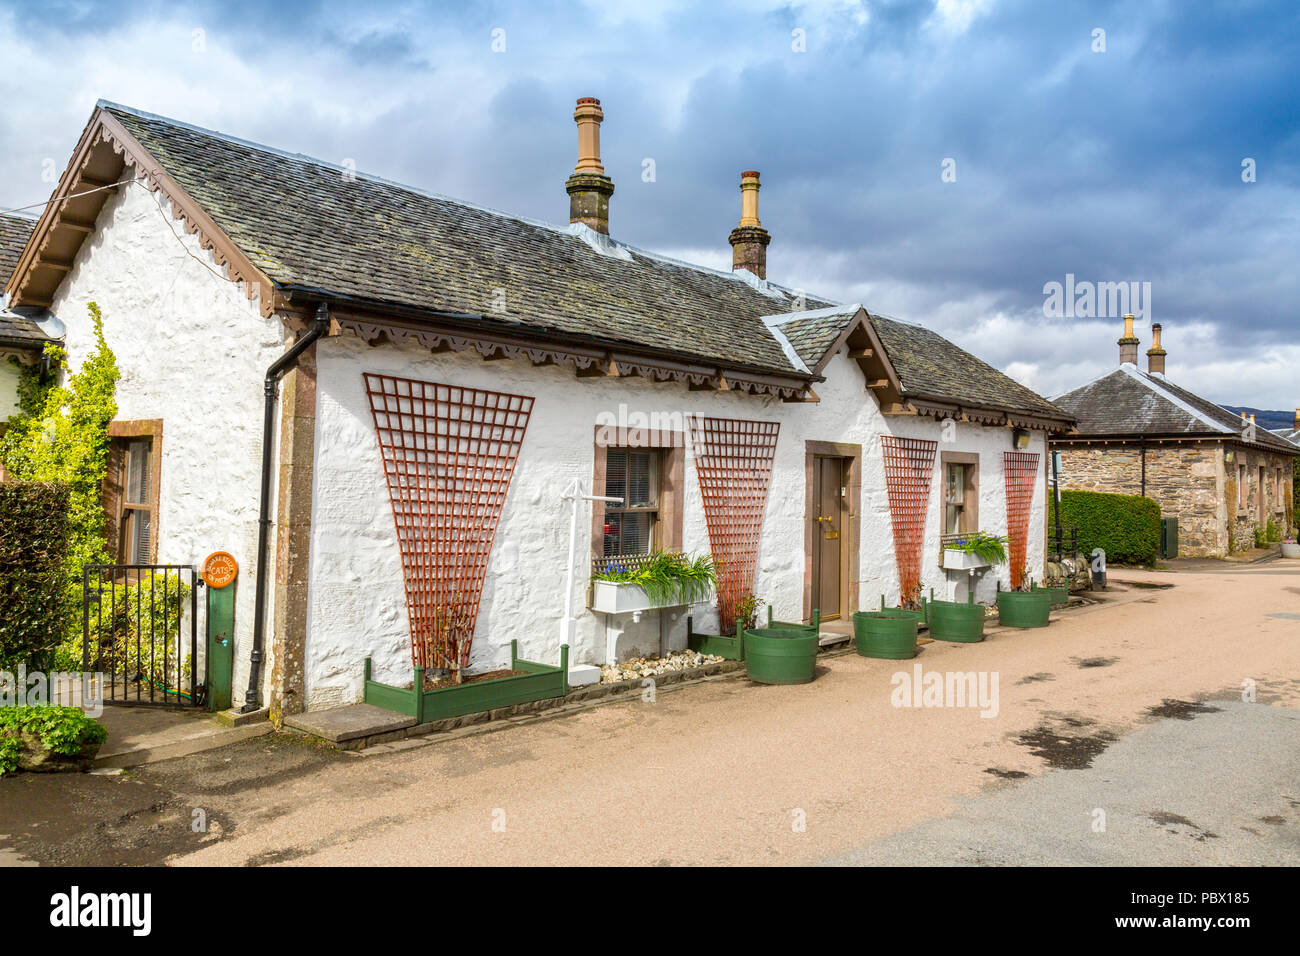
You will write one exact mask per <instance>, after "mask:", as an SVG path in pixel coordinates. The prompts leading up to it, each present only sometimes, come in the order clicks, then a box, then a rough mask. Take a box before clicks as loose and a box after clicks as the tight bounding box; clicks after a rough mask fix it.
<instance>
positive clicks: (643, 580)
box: [591, 553, 718, 614]
mask: <svg viewBox="0 0 1300 956" xmlns="http://www.w3.org/2000/svg"><path fill="white" fill-rule="evenodd" d="M717 583H718V579H717V572H716V571H715V570H714V567H713V559H712V558H711V557H710V556H709V555H707V554H701V555H695V556H690V555H685V554H673V553H660V554H654V555H651V556H650V557H649V558H647V559H646V560H644V561H641V562H639V563H635V564H632V563H629V564H626V565H622V564H614V565H611V566H610V567H609V568H607V569H606V570H604V571H601V572H599V573H596V574H593V575H592V600H591V608H592V610H593V611H601V612H604V613H606V614H635V613H638V612H640V611H651V610H654V609H655V608H661V607H676V606H680V605H683V604H698V603H700V602H702V601H707V600H708V599H709V595H710V594H711V593H712V592H713V589H714V588H715V587H716V586H717Z"/></svg>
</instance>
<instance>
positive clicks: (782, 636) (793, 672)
mask: <svg viewBox="0 0 1300 956" xmlns="http://www.w3.org/2000/svg"><path fill="white" fill-rule="evenodd" d="M745 669H746V670H747V671H748V673H749V679H750V680H752V681H756V682H758V683H760V684H806V683H808V682H809V681H810V680H812V679H813V675H814V673H815V672H816V670H817V635H816V633H813V632H810V631H808V630H806V629H803V628H798V629H796V628H787V627H756V628H753V629H752V630H748V631H745Z"/></svg>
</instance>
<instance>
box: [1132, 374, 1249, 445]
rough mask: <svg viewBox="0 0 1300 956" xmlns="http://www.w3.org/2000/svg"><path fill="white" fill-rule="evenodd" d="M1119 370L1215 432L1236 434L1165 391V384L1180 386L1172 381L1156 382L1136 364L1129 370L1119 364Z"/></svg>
mask: <svg viewBox="0 0 1300 956" xmlns="http://www.w3.org/2000/svg"><path fill="white" fill-rule="evenodd" d="M1120 371H1122V372H1125V373H1126V374H1128V375H1129V376H1130V377H1131V378H1133V379H1134V380H1135V381H1137V382H1139V383H1141V384H1143V385H1145V386H1146V387H1147V388H1149V389H1150V390H1151V391H1153V392H1155V393H1156V394H1157V395H1159V396H1160V397H1161V398H1163V399H1164V400H1165V401H1167V402H1170V403H1171V404H1173V405H1174V406H1176V407H1177V408H1180V409H1182V410H1183V411H1185V412H1187V414H1189V415H1191V416H1192V417H1193V418H1195V419H1197V420H1199V421H1202V422H1204V423H1205V424H1207V425H1209V426H1210V427H1211V428H1213V429H1214V430H1215V431H1217V432H1221V433H1223V434H1236V430H1235V429H1232V428H1229V427H1228V426H1227V425H1225V424H1224V423H1223V422H1216V421H1215V420H1214V419H1212V418H1210V417H1209V416H1208V415H1206V414H1205V413H1204V412H1202V411H1201V410H1200V409H1198V408H1196V407H1194V406H1192V405H1191V404H1189V403H1188V402H1186V401H1184V400H1183V399H1181V398H1179V397H1178V396H1177V395H1174V394H1173V393H1171V392H1169V391H1167V390H1166V389H1165V387H1164V386H1165V385H1172V386H1173V387H1174V388H1180V386H1177V385H1174V383H1173V382H1165V383H1161V382H1156V380H1155V379H1154V378H1152V377H1151V376H1150V375H1144V374H1143V373H1142V370H1141V369H1140V368H1138V367H1137V366H1132V370H1131V371H1130V367H1129V365H1128V364H1127V363H1126V364H1124V365H1121V366H1120ZM1180 390H1182V391H1187V390H1186V389H1180ZM1187 394H1189V395H1196V393H1195V392H1190V391H1189V392H1187ZM1196 397H1197V398H1200V396H1199V395H1196ZM1201 401H1205V399H1201ZM1229 414H1230V413H1229Z"/></svg>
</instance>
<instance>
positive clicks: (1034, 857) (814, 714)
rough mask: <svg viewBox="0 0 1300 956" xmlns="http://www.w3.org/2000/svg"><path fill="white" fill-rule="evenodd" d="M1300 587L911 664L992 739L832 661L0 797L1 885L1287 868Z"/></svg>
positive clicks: (1232, 593)
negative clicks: (52, 867) (445, 873)
mask: <svg viewBox="0 0 1300 956" xmlns="http://www.w3.org/2000/svg"><path fill="white" fill-rule="evenodd" d="M1297 565H1300V563H1297V564H1292V565H1287V564H1284V563H1283V562H1280V561H1275V562H1269V563H1265V564H1261V565H1252V566H1249V567H1242V568H1231V569H1225V570H1222V571H1215V572H1208V573H1207V572H1200V571H1196V572H1186V571H1180V572H1178V573H1162V572H1128V571H1119V572H1113V573H1112V579H1113V580H1114V579H1121V580H1129V581H1135V582H1140V583H1143V584H1159V585H1173V586H1172V587H1167V588H1121V587H1116V588H1115V589H1114V590H1112V591H1111V592H1109V593H1107V594H1106V595H1104V599H1103V600H1102V601H1101V602H1100V603H1098V604H1096V605H1094V606H1090V607H1087V608H1083V609H1081V610H1074V611H1071V612H1069V613H1067V614H1065V615H1062V616H1061V619H1060V620H1059V621H1058V622H1057V623H1054V624H1053V625H1052V627H1050V628H1048V629H1046V630H1039V631H1026V632H1002V633H999V634H997V635H995V636H994V637H992V638H991V639H990V640H988V641H986V642H984V643H982V644H977V645H954V644H931V645H928V646H927V647H926V648H925V649H924V650H923V652H922V654H921V655H920V656H919V657H918V659H917V661H916V662H915V663H916V664H920V665H921V667H922V669H923V670H922V675H923V679H924V674H926V673H930V672H936V673H939V674H941V675H943V674H947V673H950V672H951V673H954V674H957V673H965V672H973V673H974V674H975V675H976V677H977V678H978V677H979V675H984V679H985V681H986V688H990V685H989V684H988V682H989V681H990V680H991V679H992V678H993V677H994V676H996V678H997V688H998V694H997V698H996V704H997V706H996V713H995V714H993V709H994V708H992V707H984V708H982V710H983V711H984V712H986V713H990V716H987V717H986V716H981V708H979V707H954V706H947V707H925V706H922V707H899V706H894V700H893V699H892V698H893V697H895V696H896V692H897V691H898V689H899V688H898V686H896V685H895V683H894V682H893V681H892V680H891V679H892V678H893V676H894V675H895V674H896V673H899V672H901V673H903V674H904V675H905V676H906V677H907V679H908V680H907V682H908V684H909V686H910V681H911V679H912V676H913V673H912V664H913V662H901V663H900V662H890V661H874V660H867V659H864V658H860V657H857V656H856V655H853V654H850V655H846V656H840V657H835V658H831V659H827V660H825V661H824V662H823V664H822V669H821V673H820V675H819V677H818V679H817V680H816V681H815V682H814V683H812V684H810V685H806V686H802V687H762V686H759V685H755V684H751V683H749V682H748V681H746V680H744V679H719V680H714V681H710V682H709V683H707V684H704V685H694V686H689V687H683V688H665V689H662V690H661V691H660V692H659V694H658V697H657V700H656V701H655V702H653V703H649V702H642V701H641V700H639V699H637V700H634V701H626V702H616V703H609V704H605V705H603V706H599V707H595V708H593V709H590V710H586V711H582V712H579V713H576V714H571V715H567V716H562V717H554V718H540V719H539V718H530V719H526V720H519V721H517V722H516V723H514V724H513V725H511V726H509V727H507V728H505V729H501V730H497V731H494V732H491V733H486V734H482V735H479V736H470V737H463V738H460V739H453V740H448V739H440V740H439V739H436V738H435V739H433V741H432V742H427V743H422V744H420V745H418V746H413V747H411V748H410V749H406V750H402V751H398V752H391V753H386V754H376V755H371V756H348V755H340V754H336V753H333V752H330V751H323V750H320V749H317V748H313V747H310V746H306V745H303V744H301V743H295V742H293V741H292V740H287V739H284V738H278V737H277V738H261V739H258V740H254V741H246V742H244V743H240V744H236V745H233V746H232V747H229V748H225V749H223V750H218V751H213V752H210V753H206V754H196V755H194V756H192V757H186V758H182V759H178V760H172V761H167V762H164V763H160V764H155V765H151V766H148V767H143V768H139V769H138V770H136V771H134V772H133V773H132V774H130V775H128V776H123V777H107V776H99V777H61V778H39V777H34V776H24V777H18V778H13V779H11V780H4V781H0V847H5V848H6V849H7V853H6V854H4V856H5V858H6V859H7V860H8V861H10V862H13V861H16V860H36V861H38V862H103V863H111V862H128V863H144V862H154V861H161V860H164V859H165V860H169V861H171V862H174V863H179V864H186V863H213V864H241V863H250V862H251V863H290V864H291V863H321V864H357V863H451V864H463V863H502V864H529V863H591V862H599V863H613V864H654V863H672V864H730V863H789V864H802V863H819V862H875V861H881V862H897V863H928V862H935V861H944V860H950V861H953V862H975V861H982V862H994V863H1020V862H1059V863H1070V862H1108V863H1109V862H1117V863H1136V864H1146V863H1155V862H1164V861H1167V862H1195V863H1207V864H1208V863H1242V864H1250V863H1280V862H1286V863H1291V864H1296V863H1300V851H1298V849H1297V830H1298V828H1300V808H1298V807H1297V797H1300V794H1298V793H1297V789H1296V788H1297V786H1298V785H1297V783H1296V781H1297V780H1298V779H1300V777H1298V776H1297V774H1296V770H1297V752H1298V751H1300V737H1298V736H1297V734H1296V729H1297V727H1296V717H1297V714H1298V713H1300V679H1298V678H1300V674H1297V662H1298V661H1300V566H1297ZM1243 682H1250V683H1248V684H1247V685H1246V687H1245V688H1244V687H1243ZM1250 688H1253V693H1254V696H1255V702H1253V703H1244V702H1243V701H1242V695H1243V692H1244V691H1245V690H1248V689H1250ZM990 689H991V688H990ZM1196 701H1204V702H1206V706H1209V707H1213V708H1217V710H1216V711H1212V712H1200V713H1197V710H1198V708H1196V707H1195V706H1192V705H1191V704H1190V702H1196ZM922 703H924V697H922ZM1187 717H1190V718H1191V719H1183V718H1187ZM1098 808H1100V809H1102V810H1104V811H1105V813H1106V831H1105V833H1097V834H1094V833H1093V832H1092V830H1091V825H1092V820H1093V817H1092V811H1093V810H1095V809H1098ZM196 811H197V813H196ZM196 819H203V820H206V821H207V829H206V832H194V831H193V829H192V824H193V822H194V821H195V820H196ZM1211 834H1213V835H1211Z"/></svg>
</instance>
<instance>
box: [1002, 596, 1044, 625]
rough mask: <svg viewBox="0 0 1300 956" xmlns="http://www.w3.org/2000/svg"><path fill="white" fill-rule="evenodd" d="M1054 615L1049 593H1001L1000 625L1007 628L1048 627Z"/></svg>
mask: <svg viewBox="0 0 1300 956" xmlns="http://www.w3.org/2000/svg"><path fill="white" fill-rule="evenodd" d="M1051 613H1052V595H1051V593H1050V592H1048V591H1044V590H1034V591H999V592H998V623H999V624H1003V625H1005V626H1007V627H1047V619H1048V617H1049V616H1050V615H1051Z"/></svg>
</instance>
